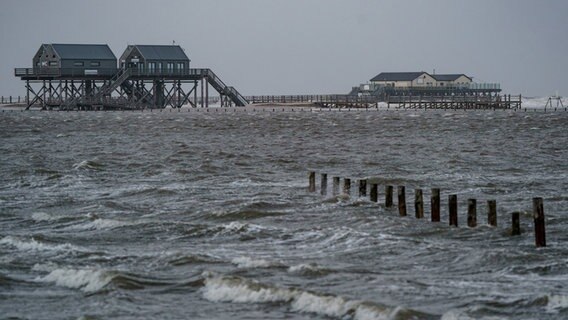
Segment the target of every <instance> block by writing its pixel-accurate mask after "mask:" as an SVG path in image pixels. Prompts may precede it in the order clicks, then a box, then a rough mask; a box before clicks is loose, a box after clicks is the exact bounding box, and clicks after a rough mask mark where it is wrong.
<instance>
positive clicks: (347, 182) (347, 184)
mask: <svg viewBox="0 0 568 320" xmlns="http://www.w3.org/2000/svg"><path fill="white" fill-rule="evenodd" d="M343 194H344V195H347V196H349V195H351V179H349V178H345V179H343Z"/></svg>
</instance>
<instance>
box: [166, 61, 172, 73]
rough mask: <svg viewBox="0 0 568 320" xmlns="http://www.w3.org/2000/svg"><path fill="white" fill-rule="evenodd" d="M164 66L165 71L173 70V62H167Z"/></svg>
mask: <svg viewBox="0 0 568 320" xmlns="http://www.w3.org/2000/svg"><path fill="white" fill-rule="evenodd" d="M166 66H167V71H168V72H169V73H172V72H174V63H173V62H168V64H167V65H166Z"/></svg>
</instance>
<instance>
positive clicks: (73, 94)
mask: <svg viewBox="0 0 568 320" xmlns="http://www.w3.org/2000/svg"><path fill="white" fill-rule="evenodd" d="M64 71H65V70H61V69H51V70H47V69H34V68H16V69H15V71H14V74H15V76H16V77H20V78H21V79H22V80H25V81H26V82H27V83H26V88H27V89H28V99H27V101H28V108H30V107H31V106H32V105H34V104H35V105H37V104H40V105H41V106H42V108H46V107H50V108H51V107H59V108H62V109H67V110H68V109H74V108H86V109H91V108H99V107H109V108H160V107H165V106H167V105H171V106H172V107H180V106H181V105H183V104H186V103H189V104H191V105H193V106H197V101H198V100H199V101H204V100H205V101H207V100H208V99H207V97H206V96H208V89H207V88H206V92H205V95H204V92H203V86H206V84H208V85H210V86H211V87H213V88H214V89H215V91H217V92H218V93H219V95H220V96H221V97H222V98H223V97H225V98H224V99H222V100H223V101H227V102H225V105H230V104H231V103H232V104H234V105H235V106H240V107H243V106H246V105H247V104H249V102H248V100H247V99H246V98H245V97H244V96H243V95H241V94H240V93H239V91H238V90H237V89H235V88H234V87H232V86H228V85H226V84H225V83H224V82H223V81H222V80H221V79H220V78H219V77H218V76H217V75H216V74H215V73H214V72H213V70H211V69H208V68H192V69H184V70H149V69H138V68H123V69H118V70H116V71H115V72H113V73H109V72H107V73H106V75H103V74H102V72H101V73H98V74H77V75H70V74H69V73H68V72H64ZM200 81H201V84H202V90H201V97H200V99H198V97H197V85H198V82H200ZM52 82H54V83H55V85H53V83H52ZM30 83H36V84H42V87H41V88H40V89H39V90H34V89H33V88H32V87H31V85H30ZM149 83H152V84H153V86H152V88H151V89H148V88H147V87H146V85H147V84H149ZM184 83H193V88H191V89H189V90H187V89H185V90H184V89H183V88H182V84H184ZM166 84H170V85H171V88H169V89H168V88H166ZM54 88H57V90H54ZM30 94H31V95H33V97H30ZM191 94H193V99H191ZM117 96H118V97H117ZM48 102H49V104H48Z"/></svg>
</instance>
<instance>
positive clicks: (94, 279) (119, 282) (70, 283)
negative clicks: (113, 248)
mask: <svg viewBox="0 0 568 320" xmlns="http://www.w3.org/2000/svg"><path fill="white" fill-rule="evenodd" d="M34 268H36V267H34ZM36 269H38V270H39V269H43V270H46V269H50V267H49V266H47V267H41V266H40V267H37V268H36ZM35 281H37V282H44V283H54V284H55V285H57V286H60V287H66V288H70V289H79V290H81V291H83V292H85V293H96V292H100V291H102V290H105V289H109V286H113V287H116V288H120V289H125V290H139V289H144V288H145V287H147V286H172V285H179V283H176V282H174V281H168V280H162V279H152V278H149V277H144V276H139V275H136V274H129V273H124V272H121V271H116V270H105V269H97V268H85V269H73V268H55V269H53V270H51V272H49V274H47V275H46V276H44V277H38V278H36V279H35ZM183 285H187V286H202V285H203V280H202V279H197V280H193V279H192V280H191V281H187V282H186V283H183Z"/></svg>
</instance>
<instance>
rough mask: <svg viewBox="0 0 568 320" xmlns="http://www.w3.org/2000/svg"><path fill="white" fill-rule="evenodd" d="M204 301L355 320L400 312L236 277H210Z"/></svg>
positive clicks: (387, 315) (206, 280)
mask: <svg viewBox="0 0 568 320" xmlns="http://www.w3.org/2000/svg"><path fill="white" fill-rule="evenodd" d="M203 296H204V297H205V299H207V300H209V301H213V302H234V303H268V302H283V303H290V305H291V308H292V310H294V311H298V312H307V313H316V314H319V315H323V316H328V317H338V318H343V317H345V316H348V315H351V314H352V315H353V319H354V320H371V319H391V318H393V317H394V316H395V315H396V314H397V313H398V311H399V310H401V309H399V308H396V309H394V310H393V309H389V308H382V307H378V306H374V305H371V304H369V303H365V302H363V301H357V300H347V299H345V298H342V297H338V296H333V295H323V294H318V293H313V292H308V291H303V290H299V289H291V288H279V287H275V286H270V285H265V284H261V283H259V282H256V281H250V280H245V279H242V278H237V277H222V276H210V275H209V277H207V278H206V279H205V287H204V288H203Z"/></svg>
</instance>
